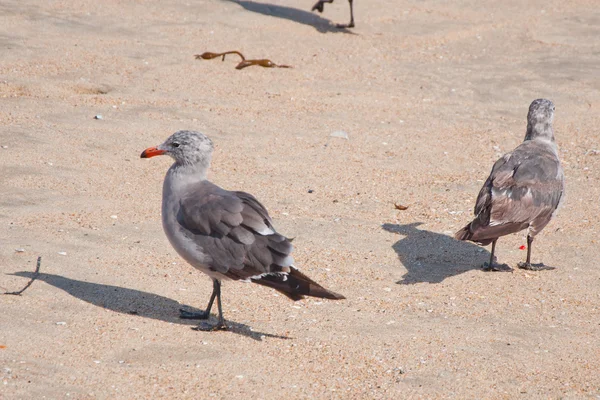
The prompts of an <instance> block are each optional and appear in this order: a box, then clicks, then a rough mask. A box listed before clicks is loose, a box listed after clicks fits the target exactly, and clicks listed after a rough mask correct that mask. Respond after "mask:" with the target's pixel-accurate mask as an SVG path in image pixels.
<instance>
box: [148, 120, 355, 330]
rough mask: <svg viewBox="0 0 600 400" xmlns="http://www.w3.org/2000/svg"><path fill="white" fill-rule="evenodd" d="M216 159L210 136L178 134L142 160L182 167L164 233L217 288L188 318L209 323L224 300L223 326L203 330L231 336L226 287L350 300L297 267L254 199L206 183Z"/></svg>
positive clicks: (172, 177)
mask: <svg viewBox="0 0 600 400" xmlns="http://www.w3.org/2000/svg"><path fill="white" fill-rule="evenodd" d="M212 153H213V143H212V141H211V140H210V139H209V138H208V137H207V136H206V135H204V134H202V133H200V132H195V131H178V132H175V133H174V134H173V135H171V137H169V138H168V139H167V140H166V141H165V142H164V143H163V144H161V145H159V146H156V147H150V148H148V149H146V150H144V152H143V153H142V154H141V156H140V157H141V158H150V157H154V156H158V155H163V154H166V155H168V156H171V158H173V159H174V160H175V163H174V164H173V165H172V166H171V168H169V170H168V172H167V175H166V177H165V180H164V184H163V198H162V223H163V229H164V231H165V234H166V235H167V238H168V239H169V242H170V243H171V245H172V246H173V248H174V249H175V250H176V251H177V253H179V255H180V256H181V257H182V258H183V259H184V260H185V261H187V262H188V263H189V264H190V265H192V266H193V267H194V268H196V269H198V270H200V271H202V272H204V273H205V274H207V275H208V276H209V277H210V278H212V281H213V292H212V295H211V296H210V300H209V302H208V306H207V307H206V310H205V311H203V312H199V313H193V312H189V311H186V310H180V312H181V314H180V317H181V318H186V319H202V320H206V319H208V317H209V316H210V310H211V308H212V305H213V302H214V300H215V299H216V300H217V306H218V309H219V318H218V323H217V324H216V325H210V324H207V323H205V322H201V323H200V325H198V327H197V328H196V329H197V330H203V331H209V330H226V329H227V325H226V324H225V320H224V319H223V309H222V306H221V281H223V280H234V281H246V282H254V283H257V284H259V285H263V286H268V287H270V288H273V289H275V290H277V291H279V292H281V293H283V294H284V295H285V296H287V297H289V298H290V299H292V300H295V301H296V300H301V299H303V298H304V296H312V297H319V298H326V299H332V300H341V299H345V297H344V296H342V295H341V294H337V293H334V292H332V291H330V290H327V289H325V288H324V287H323V286H321V285H319V284H318V283H316V282H315V281H313V280H312V279H310V278H309V277H307V276H306V275H304V274H303V273H302V272H300V271H299V270H298V269H297V268H296V267H295V266H294V259H293V257H292V256H291V252H292V243H291V239H288V238H286V237H285V236H283V235H280V234H279V233H277V232H276V231H275V228H274V227H273V224H272V221H271V217H269V213H268V212H267V210H266V208H265V207H264V206H263V205H262V204H261V203H260V202H259V201H258V200H257V199H256V198H255V197H254V196H253V195H251V194H249V193H245V192H231V191H228V190H225V189H222V188H220V187H219V186H217V185H215V184H214V183H211V182H210V181H208V180H207V179H206V174H207V172H208V168H209V167H210V161H211V158H212Z"/></svg>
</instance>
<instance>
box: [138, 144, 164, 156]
mask: <svg viewBox="0 0 600 400" xmlns="http://www.w3.org/2000/svg"><path fill="white" fill-rule="evenodd" d="M163 154H165V151H164V150H159V149H157V148H156V147H148V148H147V149H146V150H144V151H143V152H142V155H141V156H140V158H150V157H154V156H160V155H163Z"/></svg>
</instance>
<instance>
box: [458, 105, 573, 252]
mask: <svg viewBox="0 0 600 400" xmlns="http://www.w3.org/2000/svg"><path fill="white" fill-rule="evenodd" d="M553 119H554V104H552V102H551V101H550V100H546V99H538V100H534V101H533V102H532V103H531V105H530V107H529V113H528V115H527V131H526V134H525V140H524V141H523V143H521V144H520V145H519V146H518V147H517V148H516V149H515V150H513V151H512V152H510V153H507V154H505V155H504V156H502V157H501V158H500V159H499V160H498V161H496V163H495V164H494V166H493V168H492V171H491V173H490V175H489V177H488V178H487V180H486V181H485V183H484V184H483V187H482V188H481V190H480V192H479V196H478V197H477V201H476V204H475V219H474V220H473V221H472V222H471V223H469V224H468V225H467V226H465V227H464V228H463V229H461V230H460V231H458V232H457V233H456V235H455V237H456V239H459V240H471V241H474V242H477V243H480V244H482V245H486V244H489V243H492V242H494V241H495V240H497V239H498V238H499V237H501V236H504V235H508V234H510V233H515V232H518V231H520V230H522V229H526V228H528V235H529V236H530V237H531V239H533V237H534V236H535V235H536V234H538V233H539V232H540V231H541V230H542V229H543V228H544V227H545V226H546V225H547V224H548V223H549V222H550V220H551V218H552V215H553V213H554V211H555V210H556V209H557V207H558V205H559V203H560V200H561V199H562V197H563V192H564V174H563V170H562V167H561V165H560V160H559V158H558V149H557V146H556V143H555V141H554V132H553V129H552V122H553Z"/></svg>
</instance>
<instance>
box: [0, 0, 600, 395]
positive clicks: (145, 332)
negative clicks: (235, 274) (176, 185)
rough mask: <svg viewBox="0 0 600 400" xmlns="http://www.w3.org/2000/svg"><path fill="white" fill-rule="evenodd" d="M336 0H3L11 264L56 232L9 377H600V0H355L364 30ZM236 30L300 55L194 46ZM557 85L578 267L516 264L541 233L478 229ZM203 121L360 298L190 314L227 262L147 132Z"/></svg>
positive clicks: (521, 383) (445, 389) (247, 298)
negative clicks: (217, 55)
mask: <svg viewBox="0 0 600 400" xmlns="http://www.w3.org/2000/svg"><path fill="white" fill-rule="evenodd" d="M313 3H314V0H270V1H266V0H260V1H259V0H256V1H250V0H194V1H191V0H182V1H173V0H164V1H156V0H152V1H151V0H127V1H117V0H108V1H103V2H98V1H90V0H77V1H62V0H57V1H50V2H48V1H39V0H31V1H18V0H4V1H2V3H0V104H1V106H0V291H1V292H8V291H15V290H19V289H20V288H22V287H23V286H24V285H25V284H26V283H27V282H28V281H29V279H30V278H31V277H32V274H33V271H34V270H35V267H36V260H37V258H38V257H39V256H41V257H42V262H41V268H40V275H39V277H38V278H37V279H36V280H35V281H34V282H33V284H32V285H31V286H30V287H29V288H28V289H27V290H25V291H24V292H23V294H22V295H21V296H11V295H4V296H0V398H1V399H41V398H47V399H65V398H73V399H148V398H169V399H176V398H182V399H187V398H189V399H207V398H226V399H281V398H286V399H309V398H310V399H313V398H318V399H400V398H407V399H413V398H414V399H444V398H456V399H600V291H599V290H598V288H599V285H600V266H599V263H598V259H599V257H600V246H599V245H598V238H597V236H598V233H599V229H600V228H599V227H600V212H599V206H598V204H599V200H600V185H599V181H600V131H599V128H598V127H599V126H600V112H599V110H600V11H599V8H598V4H597V2H596V1H592V0H562V1H558V0H546V1H539V0H532V1H528V2H523V1H508V2H496V1H489V0H483V1H475V0H461V1H452V2H447V1H434V0H425V1H405V0H371V1H366V0H356V1H355V2H354V8H355V21H356V27H355V28H353V29H338V28H336V27H335V26H334V25H335V24H336V23H347V22H348V20H349V8H348V3H347V1H346V0H337V1H335V2H334V3H333V4H326V5H325V10H324V12H323V13H322V14H319V13H311V12H310V9H311V7H312V5H313ZM228 50H237V51H240V52H242V53H243V54H244V55H245V56H246V57H247V58H251V59H270V60H272V61H273V62H274V63H276V64H285V65H291V66H293V68H289V69H284V68H272V69H267V68H261V67H258V66H251V67H248V68H245V69H242V70H237V69H235V66H236V65H237V63H238V62H239V59H237V58H236V57H235V56H228V57H227V58H226V59H225V60H224V61H221V60H220V59H213V60H197V59H195V58H194V55H195V54H200V53H203V52H206V51H209V52H223V51H228ZM536 98H548V99H550V100H552V101H553V102H554V104H555V105H556V114H555V122H554V130H555V136H556V141H557V143H558V146H559V153H560V157H561V160H562V163H563V168H564V170H565V176H566V185H567V189H566V198H565V201H564V203H563V204H562V206H561V208H560V209H559V211H558V213H557V214H556V216H555V218H554V219H553V220H552V222H551V223H550V224H549V225H548V226H547V227H546V228H545V230H544V231H543V232H542V233H541V234H540V235H538V236H537V238H536V240H535V242H534V245H533V253H532V257H533V261H534V262H544V263H545V264H546V265H549V266H552V267H554V268H555V269H554V270H549V271H539V272H532V271H524V270H520V269H518V268H516V265H517V263H518V262H519V261H523V260H524V258H525V253H526V252H525V251H523V250H521V249H520V246H522V245H524V244H525V240H526V239H525V237H526V233H525V232H521V233H519V234H514V235H510V236H507V237H503V238H501V239H500V240H499V241H498V246H497V250H496V251H497V253H496V255H497V256H498V259H499V261H500V262H505V263H507V264H509V265H510V266H511V267H513V268H514V270H513V271H512V272H505V273H494V272H485V271H482V269H481V265H482V263H483V262H484V261H486V260H487V259H488V258H489V255H490V254H489V251H490V248H489V247H480V246H477V245H476V244H474V243H470V242H459V241H456V240H455V239H453V234H454V232H456V231H457V230H458V229H459V228H461V227H462V226H464V225H465V224H466V223H467V222H469V221H470V219H471V218H472V213H473V206H474V203H475V198H476V196H477V193H478V191H479V189H480V187H481V185H482V184H483V182H484V180H485V179H486V177H487V176H488V174H489V172H490V169H491V167H492V165H493V163H494V162H495V160H496V159H498V158H499V157H500V156H501V155H502V154H504V153H506V152H508V151H510V150H512V149H513V148H514V147H516V146H517V145H518V144H519V143H520V142H521V141H522V140H523V137H524V135H525V128H526V116H527V108H528V106H529V104H530V103H531V101H532V100H534V99H536ZM180 129H190V130H198V131H201V132H203V133H205V134H206V135H208V136H209V137H210V138H211V139H212V140H213V142H214V143H215V154H214V157H213V162H212V169H211V171H210V173H209V178H210V179H211V180H212V181H213V182H215V183H217V184H218V185H220V186H222V187H224V188H226V189H230V190H244V191H247V192H250V193H252V194H254V195H255V196H256V197H257V198H258V199H259V200H260V201H261V202H262V203H263V204H264V205H265V206H266V207H267V209H268V210H269V212H270V214H271V216H272V218H273V220H274V224H275V226H276V227H277V229H278V231H279V232H280V233H282V234H284V235H286V236H287V237H291V238H294V246H295V251H294V257H295V259H296V264H297V266H298V267H299V268H301V270H302V271H303V272H305V273H306V274H307V275H309V276H310V277H312V278H314V279H315V280H316V281H318V282H319V283H321V284H323V285H324V286H325V287H327V288H329V289H331V290H333V291H336V292H339V293H342V294H344V295H345V296H346V297H347V300H344V301H329V300H320V299H307V300H303V301H300V302H292V301H290V300H289V299H287V298H285V297H284V296H282V295H279V294H278V293H277V292H275V291H273V290H270V289H267V288H264V287H261V286H258V285H253V284H244V283H238V282H225V283H224V284H223V302H224V303H223V307H224V312H225V318H226V320H227V322H228V323H229V325H230V326H231V330H230V331H224V332H221V331H219V332H198V331H195V330H193V329H192V328H193V327H194V325H195V324H196V323H197V322H195V321H189V320H182V319H179V318H178V313H179V311H178V310H179V308H180V307H188V308H192V309H193V308H196V309H203V308H204V307H205V306H206V303H207V301H208V298H209V296H210V293H211V290H212V285H211V283H210V280H209V278H208V277H207V276H205V275H203V274H201V273H200V272H198V271H196V270H195V269H193V268H192V267H190V266H189V265H188V264H186V263H185V262H184V261H183V260H182V259H181V258H180V257H179V256H178V255H177V254H176V253H175V251H174V250H173V249H172V248H171V246H170V245H169V243H168V241H167V238H166V237H165V234H164V233H163V230H162V226H161V215H160V202H161V190H162V182H163V178H164V174H165V172H166V170H167V169H168V167H169V165H170V163H171V160H170V159H168V158H167V157H158V158H155V159H151V160H142V159H140V153H141V152H142V150H144V149H145V148H147V147H149V146H155V145H158V144H159V143H161V142H162V141H163V140H164V139H166V138H167V137H168V136H169V135H170V134H172V133H173V132H175V131H177V130H180ZM332 134H333V135H332ZM340 136H342V137H340ZM344 136H346V137H344ZM395 204H398V205H403V206H406V207H408V208H407V209H406V210H398V209H396V207H395ZM213 319H214V316H213Z"/></svg>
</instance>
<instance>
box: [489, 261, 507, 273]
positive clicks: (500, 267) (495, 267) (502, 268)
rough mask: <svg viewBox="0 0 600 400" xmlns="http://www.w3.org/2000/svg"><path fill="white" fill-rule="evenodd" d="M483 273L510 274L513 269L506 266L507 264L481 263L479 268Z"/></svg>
mask: <svg viewBox="0 0 600 400" xmlns="http://www.w3.org/2000/svg"><path fill="white" fill-rule="evenodd" d="M481 269H483V270H484V271H493V272H512V271H513V269H512V268H511V267H509V266H508V264H498V263H495V262H494V263H491V264H490V263H487V262H486V263H483V266H482V267H481Z"/></svg>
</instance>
